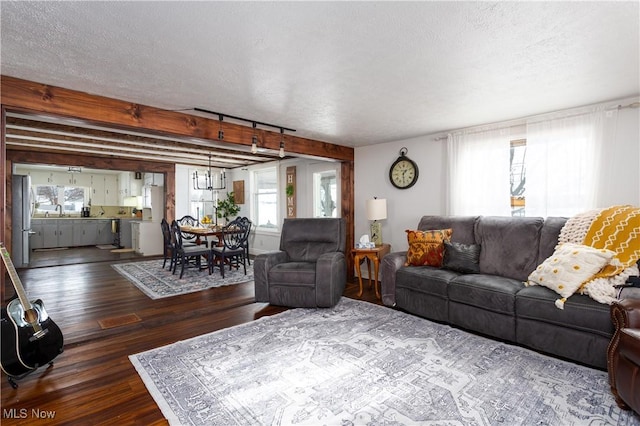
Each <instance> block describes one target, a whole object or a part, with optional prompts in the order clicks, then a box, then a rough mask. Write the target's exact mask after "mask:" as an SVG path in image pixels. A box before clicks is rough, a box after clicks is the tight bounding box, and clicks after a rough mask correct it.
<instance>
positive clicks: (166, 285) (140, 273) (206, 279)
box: [112, 259, 253, 299]
mask: <svg viewBox="0 0 640 426" xmlns="http://www.w3.org/2000/svg"><path fill="white" fill-rule="evenodd" d="M162 262H163V261H162V259H157V260H145V261H142V262H130V263H116V264H114V265H112V266H113V268H114V269H115V270H116V271H118V272H119V273H120V274H121V275H122V276H124V277H125V278H126V279H128V280H129V281H131V282H132V283H133V284H134V285H135V286H136V287H138V288H139V289H140V290H141V291H142V292H143V293H144V294H146V295H147V296H149V297H150V298H152V299H161V298H163V297H171V296H178V295H180V294H186V293H193V292H196V291H201V290H206V289H209V288H213V287H222V286H225V285H233V284H240V283H245V282H247V281H252V280H253V267H252V266H251V265H247V275H245V274H244V269H243V268H242V267H241V268H240V269H238V270H236V269H231V271H230V270H229V269H228V268H227V269H226V270H225V271H224V279H223V278H222V276H221V275H220V270H219V269H217V268H216V269H215V270H214V273H213V274H211V275H209V273H208V272H207V271H206V270H203V271H199V270H197V269H196V268H186V269H185V270H184V275H183V276H182V279H181V278H180V267H179V266H178V270H176V273H175V275H174V274H172V273H171V271H169V270H168V269H166V268H165V269H163V268H162ZM167 265H169V262H168V261H167Z"/></svg>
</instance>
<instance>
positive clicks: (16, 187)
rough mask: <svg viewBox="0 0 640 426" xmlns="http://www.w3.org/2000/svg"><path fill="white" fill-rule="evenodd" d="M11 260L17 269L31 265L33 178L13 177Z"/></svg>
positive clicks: (33, 205) (33, 206)
mask: <svg viewBox="0 0 640 426" xmlns="http://www.w3.org/2000/svg"><path fill="white" fill-rule="evenodd" d="M11 182H12V187H13V192H12V199H11V200H12V201H11V202H12V204H13V206H12V209H11V210H12V216H11V226H12V229H11V258H12V259H13V264H14V265H15V267H16V268H21V267H26V266H28V265H29V235H30V233H31V216H32V215H33V212H34V208H35V204H34V202H35V200H34V197H33V192H32V190H31V176H24V175H13V176H12V178H11Z"/></svg>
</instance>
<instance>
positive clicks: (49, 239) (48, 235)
mask: <svg viewBox="0 0 640 426" xmlns="http://www.w3.org/2000/svg"><path fill="white" fill-rule="evenodd" d="M42 239H43V244H42V248H54V247H61V246H59V245H58V221H57V220H52V219H49V220H44V221H43V222H42Z"/></svg>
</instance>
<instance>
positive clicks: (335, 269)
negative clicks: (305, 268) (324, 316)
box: [316, 251, 347, 308]
mask: <svg viewBox="0 0 640 426" xmlns="http://www.w3.org/2000/svg"><path fill="white" fill-rule="evenodd" d="M346 284H347V258H346V256H345V254H344V253H342V252H339V251H336V252H331V253H325V254H321V255H320V257H318V261H317V262H316V306H318V307H319V308H329V307H332V306H335V305H336V303H338V301H339V300H340V298H341V297H342V294H343V293H344V288H345V286H346Z"/></svg>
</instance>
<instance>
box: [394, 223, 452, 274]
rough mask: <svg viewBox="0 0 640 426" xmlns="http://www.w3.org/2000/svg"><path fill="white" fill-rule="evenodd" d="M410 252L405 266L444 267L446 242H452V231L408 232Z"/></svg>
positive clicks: (408, 230)
mask: <svg viewBox="0 0 640 426" xmlns="http://www.w3.org/2000/svg"><path fill="white" fill-rule="evenodd" d="M406 233H407V241H408V242H409V250H408V251H407V261H406V262H405V264H404V265H405V266H436V267H438V268H439V267H441V266H442V258H443V256H444V242H445V241H450V240H451V234H452V233H453V231H452V230H451V229H434V230H430V231H412V230H410V229H407V230H406Z"/></svg>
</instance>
